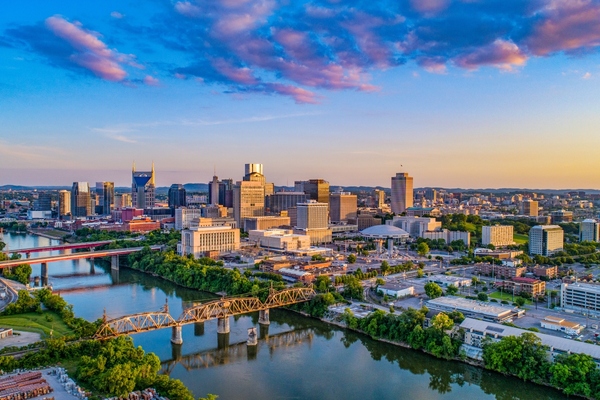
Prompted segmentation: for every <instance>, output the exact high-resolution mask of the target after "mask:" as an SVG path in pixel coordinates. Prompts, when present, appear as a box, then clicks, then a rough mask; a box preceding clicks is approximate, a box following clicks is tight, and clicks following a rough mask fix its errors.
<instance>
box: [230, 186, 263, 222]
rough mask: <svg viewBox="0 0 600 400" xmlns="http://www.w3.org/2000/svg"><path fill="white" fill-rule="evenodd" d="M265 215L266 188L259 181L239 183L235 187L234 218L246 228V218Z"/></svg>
mask: <svg viewBox="0 0 600 400" xmlns="http://www.w3.org/2000/svg"><path fill="white" fill-rule="evenodd" d="M263 215H265V187H264V185H263V183H262V182H259V181H239V182H237V183H236V184H235V186H233V218H234V219H235V222H236V223H237V226H244V225H243V220H244V218H245V217H262V216H263Z"/></svg>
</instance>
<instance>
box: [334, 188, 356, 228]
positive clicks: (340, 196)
mask: <svg viewBox="0 0 600 400" xmlns="http://www.w3.org/2000/svg"><path fill="white" fill-rule="evenodd" d="M357 205H358V200H357V196H356V195H355V194H352V193H348V192H338V193H331V194H330V195H329V215H330V217H331V222H342V221H345V222H347V221H348V220H349V219H356V213H357V209H358V206H357Z"/></svg>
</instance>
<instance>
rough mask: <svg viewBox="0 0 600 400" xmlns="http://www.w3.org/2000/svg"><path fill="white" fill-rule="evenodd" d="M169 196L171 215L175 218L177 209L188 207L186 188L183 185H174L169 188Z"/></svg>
mask: <svg viewBox="0 0 600 400" xmlns="http://www.w3.org/2000/svg"><path fill="white" fill-rule="evenodd" d="M168 196H169V208H170V209H171V215H173V216H175V209H176V208H179V207H185V206H186V205H187V202H186V191H185V188H184V187H183V185H181V184H173V185H171V187H170V188H169V194H168Z"/></svg>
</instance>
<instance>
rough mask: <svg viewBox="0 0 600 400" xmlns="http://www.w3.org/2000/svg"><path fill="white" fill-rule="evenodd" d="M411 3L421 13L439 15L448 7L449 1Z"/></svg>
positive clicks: (415, 1)
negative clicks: (438, 13)
mask: <svg viewBox="0 0 600 400" xmlns="http://www.w3.org/2000/svg"><path fill="white" fill-rule="evenodd" d="M410 3H411V5H412V6H413V8H414V9H415V10H417V11H419V12H421V13H437V12H440V11H442V10H445V9H446V8H447V7H448V5H449V0H410Z"/></svg>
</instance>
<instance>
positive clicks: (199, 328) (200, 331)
mask: <svg viewBox="0 0 600 400" xmlns="http://www.w3.org/2000/svg"><path fill="white" fill-rule="evenodd" d="M202 335H204V322H194V336H202Z"/></svg>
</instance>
